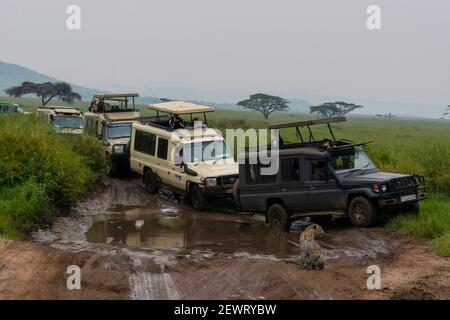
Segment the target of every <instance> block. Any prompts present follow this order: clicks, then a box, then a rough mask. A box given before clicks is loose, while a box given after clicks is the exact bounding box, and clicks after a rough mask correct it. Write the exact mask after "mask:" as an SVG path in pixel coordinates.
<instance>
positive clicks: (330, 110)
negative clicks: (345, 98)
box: [310, 101, 364, 118]
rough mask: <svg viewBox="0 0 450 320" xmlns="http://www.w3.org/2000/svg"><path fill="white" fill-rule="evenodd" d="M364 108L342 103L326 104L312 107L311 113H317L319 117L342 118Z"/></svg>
mask: <svg viewBox="0 0 450 320" xmlns="http://www.w3.org/2000/svg"><path fill="white" fill-rule="evenodd" d="M360 108H364V107H363V106H360V105H357V104H354V103H347V102H342V101H336V102H326V103H323V104H321V105H318V106H311V107H310V109H311V113H316V114H317V115H318V116H324V117H326V118H330V117H341V116H345V115H346V114H348V113H350V112H352V111H353V110H356V109H360Z"/></svg>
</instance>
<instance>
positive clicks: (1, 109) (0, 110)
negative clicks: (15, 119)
mask: <svg viewBox="0 0 450 320" xmlns="http://www.w3.org/2000/svg"><path fill="white" fill-rule="evenodd" d="M4 113H8V114H11V113H13V114H30V113H29V112H25V111H23V109H22V107H21V106H20V105H18V104H17V103H7V102H0V114H4Z"/></svg>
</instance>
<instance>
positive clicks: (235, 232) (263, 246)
mask: <svg viewBox="0 0 450 320" xmlns="http://www.w3.org/2000/svg"><path fill="white" fill-rule="evenodd" d="M155 209H156V210H155ZM110 211H111V212H112V213H113V214H111V215H105V216H100V217H98V218H97V220H96V221H95V222H94V224H93V225H92V227H91V228H90V229H89V230H88V232H87V233H86V237H87V240H88V241H89V242H93V243H110V244H116V245H123V246H128V247H130V248H139V249H158V250H167V249H184V250H194V249H195V250H212V251H213V252H220V253H233V252H248V253H252V254H267V255H275V256H287V255H293V254H297V253H298V251H297V248H296V247H295V246H293V245H292V244H290V243H288V242H287V240H290V241H294V242H297V237H298V235H296V234H292V233H285V232H280V231H278V230H273V229H270V228H268V227H267V226H266V225H265V224H264V223H261V222H258V221H244V220H245V219H244V220H240V219H239V218H240V217H239V216H238V215H228V216H225V215H222V214H215V213H195V212H183V213H179V212H177V211H178V210H177V209H176V208H171V207H167V208H148V207H147V208H146V207H121V208H113V209H111V210H110Z"/></svg>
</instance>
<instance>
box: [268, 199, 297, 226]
mask: <svg viewBox="0 0 450 320" xmlns="http://www.w3.org/2000/svg"><path fill="white" fill-rule="evenodd" d="M267 221H268V222H269V224H270V226H271V227H274V228H278V229H281V230H289V229H290V227H291V221H290V214H289V211H288V209H287V208H286V207H285V206H284V205H282V204H279V203H274V204H272V205H271V206H270V207H269V209H268V210H267Z"/></svg>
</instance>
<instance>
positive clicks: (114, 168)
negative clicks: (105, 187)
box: [106, 155, 119, 177]
mask: <svg viewBox="0 0 450 320" xmlns="http://www.w3.org/2000/svg"><path fill="white" fill-rule="evenodd" d="M118 171H119V168H118V165H117V162H114V161H113V160H112V159H111V157H110V156H109V155H107V156H106V174H107V175H108V177H114V176H116V175H117V172H118Z"/></svg>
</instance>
